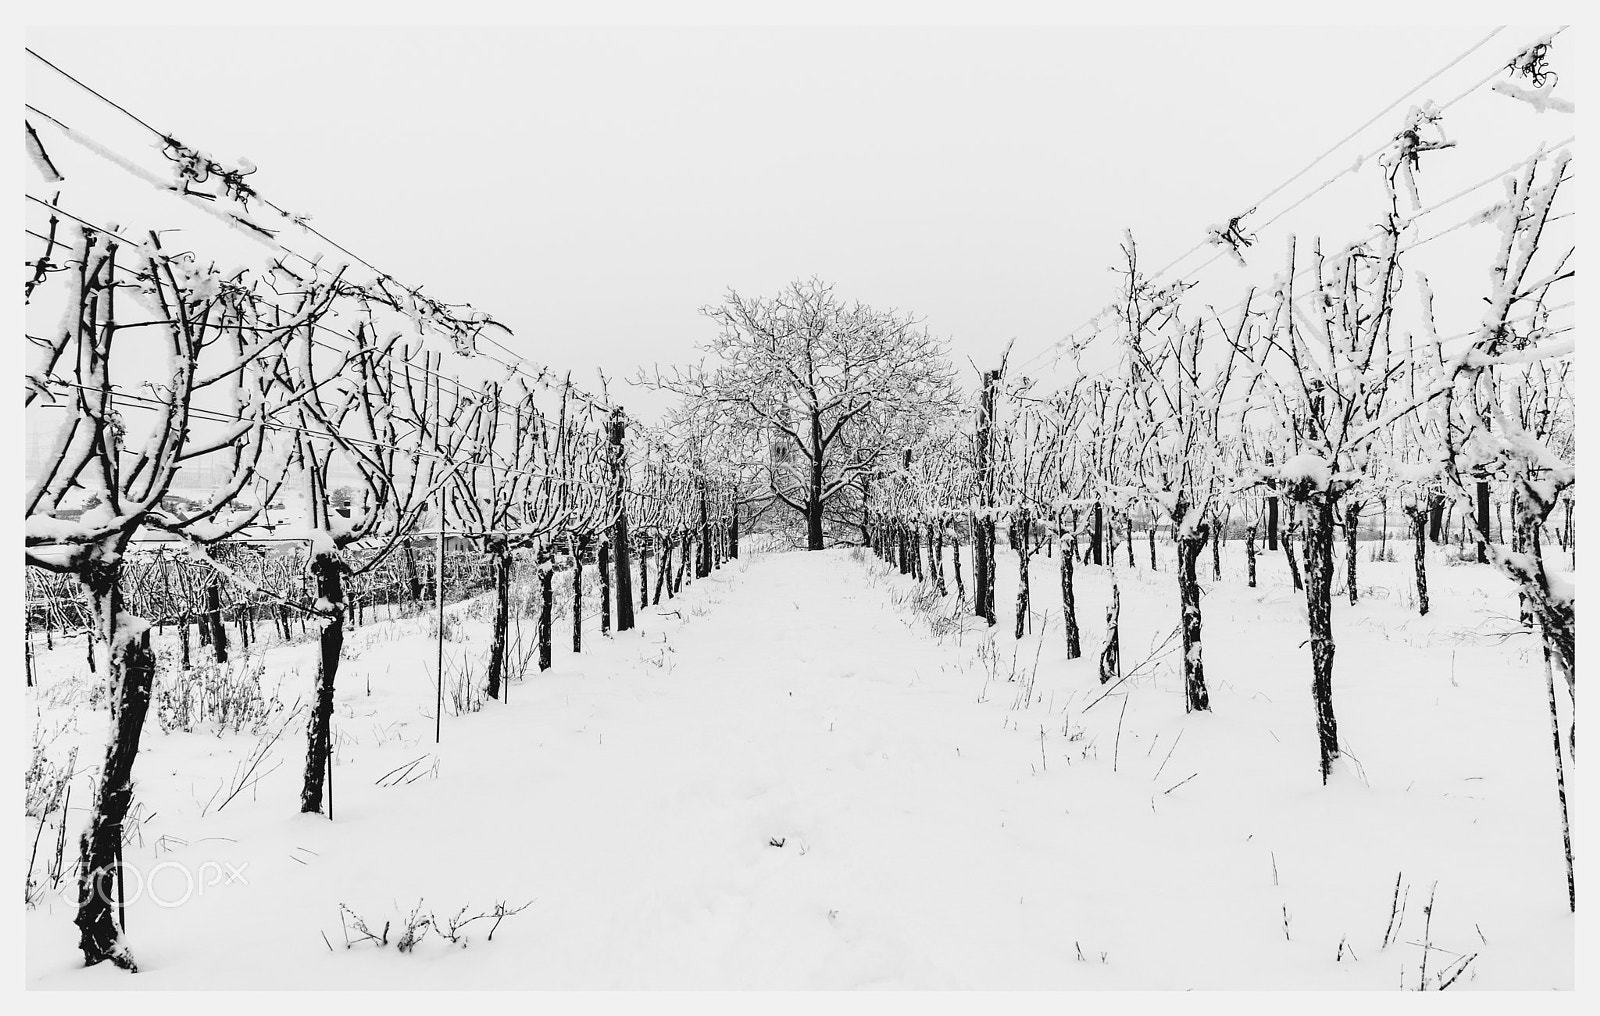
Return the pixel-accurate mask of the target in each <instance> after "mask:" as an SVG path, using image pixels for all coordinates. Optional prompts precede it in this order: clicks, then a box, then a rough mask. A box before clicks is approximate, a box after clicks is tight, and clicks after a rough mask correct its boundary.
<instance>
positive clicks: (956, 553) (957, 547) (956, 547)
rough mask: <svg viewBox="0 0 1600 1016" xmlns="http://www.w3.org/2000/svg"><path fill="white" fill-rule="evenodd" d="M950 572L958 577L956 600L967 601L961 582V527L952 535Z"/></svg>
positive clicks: (952, 532)
mask: <svg viewBox="0 0 1600 1016" xmlns="http://www.w3.org/2000/svg"><path fill="white" fill-rule="evenodd" d="M950 571H951V572H953V573H954V574H955V577H956V599H958V600H965V599H966V598H967V591H966V589H965V588H964V587H963V586H962V582H961V528H960V527H959V526H958V527H956V528H955V529H954V530H952V531H951V533H950Z"/></svg>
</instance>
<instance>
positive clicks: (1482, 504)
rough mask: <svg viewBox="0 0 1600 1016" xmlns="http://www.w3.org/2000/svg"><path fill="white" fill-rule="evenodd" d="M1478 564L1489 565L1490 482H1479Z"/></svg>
mask: <svg viewBox="0 0 1600 1016" xmlns="http://www.w3.org/2000/svg"><path fill="white" fill-rule="evenodd" d="M1477 528H1478V541H1477V542H1478V563H1479V564H1488V563H1489V547H1488V541H1489V481H1488V480H1479V481H1478V527H1477Z"/></svg>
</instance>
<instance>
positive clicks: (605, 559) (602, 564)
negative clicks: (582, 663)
mask: <svg viewBox="0 0 1600 1016" xmlns="http://www.w3.org/2000/svg"><path fill="white" fill-rule="evenodd" d="M595 564H596V565H597V566H598V568H599V571H600V634H601V635H609V634H611V545H610V544H609V543H607V542H606V540H605V539H604V538H602V539H601V540H600V547H599V549H598V550H596V551H595ZM639 581H640V582H641V583H643V581H644V577H643V575H641V576H640V579H639Z"/></svg>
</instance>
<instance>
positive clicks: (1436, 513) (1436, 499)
mask: <svg viewBox="0 0 1600 1016" xmlns="http://www.w3.org/2000/svg"><path fill="white" fill-rule="evenodd" d="M1444 505H1445V502H1444V497H1443V496H1442V495H1439V494H1435V495H1433V496H1432V497H1430V498H1429V499H1428V539H1430V540H1432V541H1433V542H1434V543H1437V544H1439V545H1440V546H1443V545H1444V542H1445V528H1444Z"/></svg>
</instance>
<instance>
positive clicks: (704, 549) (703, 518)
mask: <svg viewBox="0 0 1600 1016" xmlns="http://www.w3.org/2000/svg"><path fill="white" fill-rule="evenodd" d="M699 487H700V556H699V557H698V558H697V559H696V560H695V564H694V577H695V578H697V579H703V578H705V577H706V576H707V575H710V574H711V513H710V508H709V506H708V504H707V501H706V498H707V494H706V481H705V479H704V478H702V479H701V480H700V483H699Z"/></svg>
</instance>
